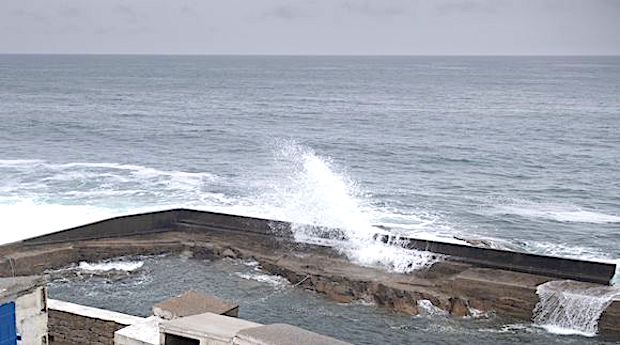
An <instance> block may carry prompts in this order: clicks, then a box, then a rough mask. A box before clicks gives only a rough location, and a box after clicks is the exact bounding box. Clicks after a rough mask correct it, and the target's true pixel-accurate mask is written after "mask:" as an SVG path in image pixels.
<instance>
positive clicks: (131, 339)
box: [114, 316, 162, 345]
mask: <svg viewBox="0 0 620 345" xmlns="http://www.w3.org/2000/svg"><path fill="white" fill-rule="evenodd" d="M161 321H162V319H160V318H159V317H157V316H150V317H147V318H146V319H144V320H143V321H141V322H138V323H135V324H133V325H131V326H127V327H125V328H122V329H119V330H118V331H116V332H114V343H115V344H151V345H159V323H160V322H161Z"/></svg>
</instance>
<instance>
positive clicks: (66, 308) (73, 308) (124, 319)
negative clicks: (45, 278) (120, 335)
mask: <svg viewBox="0 0 620 345" xmlns="http://www.w3.org/2000/svg"><path fill="white" fill-rule="evenodd" d="M47 308H48V309H52V310H57V311H62V312H65V313H71V314H75V315H82V316H86V317H89V318H92V319H97V320H104V321H113V322H116V323H118V324H120V325H133V324H136V323H138V322H143V321H144V319H145V318H143V317H139V316H133V315H127V314H123V313H118V312H115V311H110V310H105V309H99V308H93V307H88V306H85V305H80V304H75V303H70V302H65V301H59V300H56V299H49V300H48V301H47Z"/></svg>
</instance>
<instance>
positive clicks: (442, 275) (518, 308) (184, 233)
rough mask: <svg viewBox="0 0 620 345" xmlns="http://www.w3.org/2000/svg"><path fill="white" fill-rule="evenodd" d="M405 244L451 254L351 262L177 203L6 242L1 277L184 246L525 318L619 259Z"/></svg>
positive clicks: (393, 296)
mask: <svg viewBox="0 0 620 345" xmlns="http://www.w3.org/2000/svg"><path fill="white" fill-rule="evenodd" d="M409 244H410V247H411V248H416V249H423V250H424V249H426V250H429V251H434V252H437V253H441V254H448V255H449V256H448V257H447V259H446V260H444V261H442V262H439V263H437V264H435V265H433V266H432V267H431V268H429V269H426V270H423V271H417V272H414V273H411V274H393V273H388V272H385V271H383V270H380V269H374V268H368V267H360V266H357V265H354V264H352V263H350V262H349V261H348V260H346V259H345V258H342V257H341V256H340V255H339V254H338V253H336V252H334V251H333V250H332V249H330V248H327V247H321V246H314V245H304V244H299V243H296V242H294V241H293V240H292V237H291V224H290V223H286V222H279V221H272V220H265V219H256V218H248V217H240V216H230V215H223V214H216V213H210V212H200V211H193V210H185V209H177V210H169V211H162V212H153V213H147V214H141V215H133V216H126V217H117V218H113V219H111V220H107V221H101V222H97V223H94V224H90V225H85V226H81V227H77V228H73V229H69V230H65V231H61V232H58V233H54V234H49V235H45V236H40V237H37V238H33V239H29V240H26V241H23V242H19V243H13V244H10V245H5V246H1V247H0V255H3V256H4V257H5V260H4V261H0V275H2V276H10V275H12V274H13V272H16V274H18V275H22V274H36V273H41V272H43V271H44V270H45V269H50V268H59V267H63V266H66V265H68V264H70V263H75V262H78V261H82V260H88V261H93V260H101V259H105V258H112V257H116V256H122V255H134V254H160V253H182V252H184V253H191V255H193V256H194V257H196V258H210V259H214V258H221V257H235V258H243V259H252V260H256V261H258V262H259V263H260V265H261V267H262V268H263V269H264V270H266V271H268V272H270V273H274V274H278V275H281V276H283V277H285V278H287V279H288V280H289V281H290V282H291V283H293V284H296V285H298V286H299V287H302V288H306V289H311V290H314V291H317V292H319V293H323V294H325V295H327V296H328V297H330V298H332V299H334V300H336V301H339V302H351V301H354V300H360V299H363V300H372V301H373V302H375V303H376V304H377V305H379V306H382V307H386V308H389V309H392V310H395V311H398V312H403V313H407V314H412V315H415V314H417V313H418V301H420V300H423V299H424V300H429V301H431V303H432V304H433V305H435V306H437V307H439V308H441V309H444V310H446V311H448V312H449V313H450V314H452V315H454V316H466V315H469V314H470V313H471V310H472V309H477V310H481V311H495V312H497V313H498V314H501V315H509V316H513V317H518V318H520V319H524V320H529V319H530V318H531V316H532V315H531V313H532V310H533V309H534V306H535V305H536V303H537V302H538V296H537V295H536V287H537V286H538V285H540V284H542V283H545V282H548V281H551V280H554V279H556V278H558V277H560V278H570V279H573V280H581V281H585V282H593V281H595V282H597V283H598V284H609V280H610V279H611V276H612V275H613V271H615V266H614V265H609V264H602V263H593V262H587V261H579V260H571V259H562V258H553V257H546V256H540V255H531V254H525V253H514V252H507V251H498V250H490V249H487V248H476V247H468V246H460V245H452V244H445V243H440V242H432V241H420V240H416V239H410V242H409ZM421 246H423V247H424V248H420V247H421ZM302 253H303V254H304V255H303V257H301V256H299V255H297V254H302ZM581 270H583V271H581ZM593 286H594V284H593ZM600 332H601V334H603V335H604V336H609V337H613V338H616V339H620V303H619V302H614V303H612V304H611V306H610V307H609V308H607V310H606V311H605V313H604V314H603V316H602V318H601V321H600Z"/></svg>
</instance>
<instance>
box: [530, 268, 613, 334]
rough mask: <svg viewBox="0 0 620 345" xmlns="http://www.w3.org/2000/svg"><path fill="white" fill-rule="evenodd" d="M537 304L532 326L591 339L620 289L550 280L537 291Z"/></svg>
mask: <svg viewBox="0 0 620 345" xmlns="http://www.w3.org/2000/svg"><path fill="white" fill-rule="evenodd" d="M536 293H537V294H538V296H539V299H540V301H539V302H538V303H537V304H536V307H535V308H534V312H533V318H532V319H533V321H534V323H535V324H537V325H539V326H540V327H542V328H544V329H546V330H547V331H549V332H551V333H556V334H567V335H568V334H578V335H583V336H587V337H593V336H595V335H596V333H597V331H598V321H599V319H600V317H601V315H602V314H603V311H605V309H606V308H607V307H608V306H609V305H610V304H611V303H612V302H613V300H614V298H617V297H620V289H618V288H616V287H610V286H594V285H591V284H586V283H579V282H575V281H570V280H559V281H550V282H547V283H544V284H541V285H539V286H538V288H537V289H536Z"/></svg>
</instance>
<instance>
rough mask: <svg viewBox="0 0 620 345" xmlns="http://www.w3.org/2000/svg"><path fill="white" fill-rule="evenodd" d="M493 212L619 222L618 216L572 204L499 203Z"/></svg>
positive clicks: (592, 221) (570, 221)
mask: <svg viewBox="0 0 620 345" xmlns="http://www.w3.org/2000/svg"><path fill="white" fill-rule="evenodd" d="M495 213H501V214H514V215H517V216H521V217H525V218H541V219H549V220H553V221H557V222H566V223H591V224H605V223H620V216H618V215H613V214H606V213H602V212H596V211H588V210H584V209H581V208H579V207H577V206H572V205H560V204H534V203H525V204H515V205H500V206H497V207H496V210H495Z"/></svg>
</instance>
